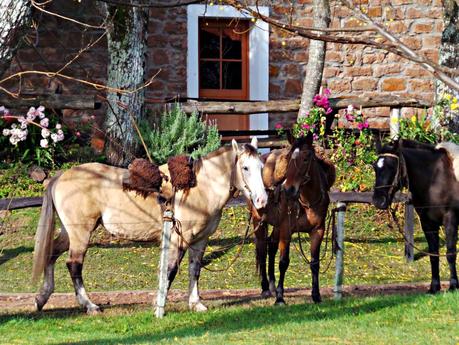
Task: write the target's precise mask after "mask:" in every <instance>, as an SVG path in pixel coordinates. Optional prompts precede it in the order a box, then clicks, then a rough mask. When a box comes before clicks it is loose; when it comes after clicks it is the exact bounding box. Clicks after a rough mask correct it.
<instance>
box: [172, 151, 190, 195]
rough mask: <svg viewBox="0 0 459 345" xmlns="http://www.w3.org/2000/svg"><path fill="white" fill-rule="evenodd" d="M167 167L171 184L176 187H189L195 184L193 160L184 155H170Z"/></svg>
mask: <svg viewBox="0 0 459 345" xmlns="http://www.w3.org/2000/svg"><path fill="white" fill-rule="evenodd" d="M167 167H168V169H169V174H170V177H171V184H172V186H173V187H175V188H176V189H178V190H180V189H190V188H192V187H194V186H196V174H195V169H194V168H193V167H194V164H193V160H192V159H191V158H190V157H188V156H186V155H179V156H174V157H170V158H169V159H168V160H167Z"/></svg>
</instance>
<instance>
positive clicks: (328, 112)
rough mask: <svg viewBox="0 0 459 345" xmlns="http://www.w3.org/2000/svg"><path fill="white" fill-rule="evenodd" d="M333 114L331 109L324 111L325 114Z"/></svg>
mask: <svg viewBox="0 0 459 345" xmlns="http://www.w3.org/2000/svg"><path fill="white" fill-rule="evenodd" d="M332 112H333V109H332V108H330V107H328V108H327V110H326V111H325V114H327V115H328V114H331V113H332Z"/></svg>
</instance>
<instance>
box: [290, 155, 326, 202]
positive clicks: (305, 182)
mask: <svg viewBox="0 0 459 345" xmlns="http://www.w3.org/2000/svg"><path fill="white" fill-rule="evenodd" d="M313 160H316V157H315V156H314V157H312V158H311V159H310V160H309V163H308V167H307V170H306V175H305V176H304V179H303V180H302V181H301V183H300V185H299V187H301V186H303V185H305V184H307V183H309V181H311V176H310V175H309V172H310V171H311V165H312V161H313ZM293 165H294V166H295V168H296V169H298V166H297V164H296V159H295V160H293ZM323 197H324V193H323V189H322V185H321V186H320V195H319V198H318V199H317V200H315V201H314V202H313V203H309V202H307V201H304V200H303V199H301V193H299V196H298V202H299V203H300V205H301V206H303V207H304V208H312V207H314V206H315V205H317V204H319V203H320V202H321V201H322V199H323Z"/></svg>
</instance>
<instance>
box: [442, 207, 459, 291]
mask: <svg viewBox="0 0 459 345" xmlns="http://www.w3.org/2000/svg"><path fill="white" fill-rule="evenodd" d="M443 224H444V225H445V232H446V254H447V256H446V260H447V261H448V266H449V272H450V280H449V290H450V291H454V290H456V289H458V288H459V282H458V280H457V271H456V257H457V255H456V245H457V219H456V216H455V213H454V212H452V211H450V212H448V213H446V214H445V217H444V221H443Z"/></svg>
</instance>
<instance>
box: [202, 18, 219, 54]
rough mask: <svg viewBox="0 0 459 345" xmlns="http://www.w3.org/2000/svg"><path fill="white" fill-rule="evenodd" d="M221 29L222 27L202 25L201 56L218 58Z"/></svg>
mask: <svg viewBox="0 0 459 345" xmlns="http://www.w3.org/2000/svg"><path fill="white" fill-rule="evenodd" d="M204 25H205V24H204ZM219 31H220V29H218V28H211V27H206V26H203V27H201V29H200V36H199V39H200V44H199V45H200V54H201V58H213V59H218V58H219V57H220V32H219Z"/></svg>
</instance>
